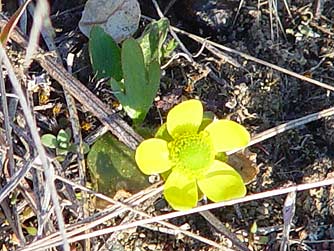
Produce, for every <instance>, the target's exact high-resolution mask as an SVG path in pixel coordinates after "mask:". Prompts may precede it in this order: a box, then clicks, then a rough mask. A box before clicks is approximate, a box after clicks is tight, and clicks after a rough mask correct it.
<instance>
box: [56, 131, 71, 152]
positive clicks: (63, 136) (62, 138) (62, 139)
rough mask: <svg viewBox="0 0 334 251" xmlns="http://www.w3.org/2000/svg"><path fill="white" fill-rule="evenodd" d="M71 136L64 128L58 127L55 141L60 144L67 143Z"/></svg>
mask: <svg viewBox="0 0 334 251" xmlns="http://www.w3.org/2000/svg"><path fill="white" fill-rule="evenodd" d="M70 139H71V136H70V135H69V134H68V133H67V132H66V131H65V130H64V129H60V130H59V132H58V135H57V141H58V143H59V145H60V143H68V142H70ZM61 147H62V148H64V147H63V146H61Z"/></svg>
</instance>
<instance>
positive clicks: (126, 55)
mask: <svg viewBox="0 0 334 251" xmlns="http://www.w3.org/2000/svg"><path fill="white" fill-rule="evenodd" d="M121 54H122V69H123V77H124V80H123V81H122V82H118V81H116V80H115V79H111V80H110V84H111V86H112V88H113V90H114V94H115V96H116V97H117V99H118V100H119V101H120V103H121V104H122V106H123V107H124V110H125V111H126V113H127V114H128V115H129V117H130V118H132V119H133V121H134V123H135V124H140V123H141V122H142V121H143V120H144V119H145V116H146V114H147V112H148V110H149V108H150V106H151V104H152V102H153V99H154V97H155V95H156V92H157V90H158V88H159V83H160V66H159V64H158V63H157V62H156V61H155V62H152V63H151V64H150V65H149V66H148V71H147V69H146V67H145V63H144V56H143V52H142V49H141V47H140V46H139V44H138V42H137V41H136V40H134V39H127V40H126V41H125V42H124V43H123V46H122V53H121Z"/></svg>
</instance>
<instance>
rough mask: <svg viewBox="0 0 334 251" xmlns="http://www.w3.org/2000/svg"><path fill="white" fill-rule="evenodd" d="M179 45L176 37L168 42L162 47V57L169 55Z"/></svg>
mask: <svg viewBox="0 0 334 251" xmlns="http://www.w3.org/2000/svg"><path fill="white" fill-rule="evenodd" d="M178 45H179V44H178V42H177V41H176V40H175V39H174V38H173V39H171V40H169V41H168V43H167V44H166V45H164V46H162V48H161V58H166V57H169V56H170V54H171V53H172V52H173V51H174V50H175V49H176V47H177V46H178Z"/></svg>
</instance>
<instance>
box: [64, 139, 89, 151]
mask: <svg viewBox="0 0 334 251" xmlns="http://www.w3.org/2000/svg"><path fill="white" fill-rule="evenodd" d="M82 148H83V154H86V153H88V152H89V150H90V149H89V145H88V144H87V143H85V142H83V144H82ZM68 151H69V152H71V153H77V145H76V144H70V146H69V147H68Z"/></svg>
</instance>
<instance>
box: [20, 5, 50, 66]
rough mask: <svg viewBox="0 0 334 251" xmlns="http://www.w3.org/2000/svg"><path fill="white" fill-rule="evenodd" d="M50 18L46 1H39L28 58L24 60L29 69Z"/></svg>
mask: <svg viewBox="0 0 334 251" xmlns="http://www.w3.org/2000/svg"><path fill="white" fill-rule="evenodd" d="M48 18H49V4H48V3H47V2H46V1H45V0H38V1H37V6H36V9H35V13H34V18H33V20H34V23H33V26H32V28H31V32H30V36H29V43H28V46H27V49H26V56H25V59H24V65H25V67H27V68H28V66H29V64H30V61H31V59H32V57H33V55H34V53H35V52H36V51H37V48H38V40H39V36H40V34H41V30H42V28H43V24H44V22H45V21H46V20H47V19H48Z"/></svg>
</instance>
